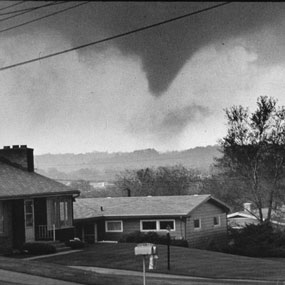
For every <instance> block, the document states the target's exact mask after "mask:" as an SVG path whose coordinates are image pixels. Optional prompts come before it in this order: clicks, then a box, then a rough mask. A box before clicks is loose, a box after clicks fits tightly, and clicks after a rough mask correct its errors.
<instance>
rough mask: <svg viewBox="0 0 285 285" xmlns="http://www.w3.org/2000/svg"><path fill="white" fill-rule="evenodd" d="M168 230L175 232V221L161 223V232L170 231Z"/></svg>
mask: <svg viewBox="0 0 285 285" xmlns="http://www.w3.org/2000/svg"><path fill="white" fill-rule="evenodd" d="M168 228H169V229H170V230H172V231H174V221H159V229H160V230H166V231H167V230H168Z"/></svg>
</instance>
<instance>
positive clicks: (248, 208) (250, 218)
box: [227, 203, 285, 229]
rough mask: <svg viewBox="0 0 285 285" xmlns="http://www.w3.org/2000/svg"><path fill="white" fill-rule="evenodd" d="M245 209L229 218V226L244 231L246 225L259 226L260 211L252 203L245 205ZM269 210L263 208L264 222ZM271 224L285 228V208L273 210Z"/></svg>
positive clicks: (230, 215)
mask: <svg viewBox="0 0 285 285" xmlns="http://www.w3.org/2000/svg"><path fill="white" fill-rule="evenodd" d="M243 207H244V209H243V210H242V211H239V212H234V213H231V214H229V215H228V216H227V218H228V224H229V226H231V227H232V228H234V229H242V228H244V227H245V226H246V225H250V224H255V225H257V224H259V223H260V219H259V211H258V210H257V209H253V208H252V204H251V203H244V204H243ZM267 214H268V208H262V216H263V220H265V219H266V218H267ZM270 222H271V223H272V224H273V225H275V226H280V227H285V206H282V207H281V208H279V209H275V210H272V215H271V220H270Z"/></svg>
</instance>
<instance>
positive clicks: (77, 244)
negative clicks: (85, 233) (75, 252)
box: [65, 238, 85, 249]
mask: <svg viewBox="0 0 285 285" xmlns="http://www.w3.org/2000/svg"><path fill="white" fill-rule="evenodd" d="M65 245H66V246H69V247H71V248H72V249H79V248H83V247H85V244H84V242H82V241H81V240H79V239H76V238H75V239H72V240H68V241H66V242H65Z"/></svg>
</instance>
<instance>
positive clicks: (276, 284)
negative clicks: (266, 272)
mask: <svg viewBox="0 0 285 285" xmlns="http://www.w3.org/2000/svg"><path fill="white" fill-rule="evenodd" d="M70 267H72V268H76V269H82V270H90V271H93V272H96V273H100V274H113V275H121V276H122V275H123V276H141V278H143V273H142V272H137V271H131V270H121V269H111V268H101V267H89V266H88V267H87V266H70ZM151 279H156V280H158V279H161V280H167V281H170V280H171V284H173V285H176V284H179V285H184V284H185V285H186V284H189V285H190V284H191V285H196V284H197V285H211V284H223V285H233V284H234V285H235V284H245V285H246V284H250V285H259V284H260V285H271V284H272V285H285V281H269V280H248V279H213V278H204V277H193V276H184V275H174V274H163V273H150V272H147V273H146V280H151ZM150 284H151V283H150ZM167 284H169V283H168V282H167Z"/></svg>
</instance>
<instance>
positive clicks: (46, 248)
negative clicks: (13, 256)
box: [23, 242, 56, 254]
mask: <svg viewBox="0 0 285 285" xmlns="http://www.w3.org/2000/svg"><path fill="white" fill-rule="evenodd" d="M23 250H24V251H27V252H28V253H30V254H50V253H55V252H56V247H55V246H54V245H52V244H50V243H44V242H27V243H25V244H24V245H23Z"/></svg>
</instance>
